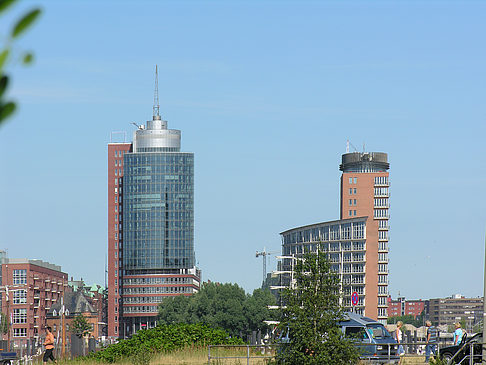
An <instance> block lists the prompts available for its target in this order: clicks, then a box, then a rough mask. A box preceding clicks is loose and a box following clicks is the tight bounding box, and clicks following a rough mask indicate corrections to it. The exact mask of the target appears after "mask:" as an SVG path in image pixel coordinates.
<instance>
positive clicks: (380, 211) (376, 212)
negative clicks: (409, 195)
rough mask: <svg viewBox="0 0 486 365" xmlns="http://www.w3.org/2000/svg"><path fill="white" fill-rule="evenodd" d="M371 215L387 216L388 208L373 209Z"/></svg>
mask: <svg viewBox="0 0 486 365" xmlns="http://www.w3.org/2000/svg"><path fill="white" fill-rule="evenodd" d="M373 216H374V218H389V215H388V209H375V210H374V212H373Z"/></svg>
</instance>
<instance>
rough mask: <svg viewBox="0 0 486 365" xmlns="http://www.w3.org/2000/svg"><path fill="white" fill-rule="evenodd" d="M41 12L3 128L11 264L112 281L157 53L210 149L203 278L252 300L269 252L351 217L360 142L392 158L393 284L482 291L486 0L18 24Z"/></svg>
mask: <svg viewBox="0 0 486 365" xmlns="http://www.w3.org/2000/svg"><path fill="white" fill-rule="evenodd" d="M39 3H41V4H42V6H43V8H44V14H43V16H42V18H41V19H40V21H39V22H38V23H37V24H36V26H35V27H34V28H33V29H32V30H31V31H30V32H29V33H28V34H27V35H26V36H25V37H23V38H22V39H21V41H20V42H19V43H18V45H17V47H18V48H17V49H18V50H23V49H32V50H34V51H35V55H36V61H35V64H34V65H33V66H32V67H29V68H23V67H21V66H19V65H13V66H12V67H11V68H10V71H11V72H12V74H13V85H12V88H11V89H10V95H11V96H12V97H13V98H15V99H16V100H18V101H19V103H20V110H19V112H18V113H17V114H16V116H15V118H13V119H11V120H10V121H9V122H8V124H6V125H4V126H3V127H2V128H1V129H0V156H1V157H0V167H1V178H0V207H1V213H0V214H1V215H0V248H6V249H8V253H9V256H10V257H13V258H24V257H27V258H38V259H42V260H46V261H49V262H52V263H55V264H58V265H61V266H62V268H63V270H64V271H66V272H68V274H69V275H70V276H74V277H75V278H80V277H82V278H84V279H85V280H86V281H88V282H90V283H91V282H97V283H103V281H104V274H103V272H104V263H105V253H106V247H107V228H106V225H107V223H106V221H107V143H108V142H109V141H110V133H111V132H112V131H127V133H128V136H129V138H130V139H131V134H132V131H133V129H134V126H133V125H131V122H137V123H139V124H140V123H144V122H145V121H146V120H147V119H150V118H151V112H152V101H153V87H154V86H153V84H154V68H155V64H158V65H159V75H160V77H159V85H160V104H161V113H162V115H163V117H164V118H165V119H167V120H168V121H169V127H170V128H175V129H180V130H182V149H183V150H184V151H188V152H194V153H195V158H196V160H195V161H196V162H195V166H196V176H195V188H196V197H195V200H196V201H195V226H196V231H195V234H196V239H195V245H196V258H197V261H198V262H199V266H200V267H201V269H202V270H203V276H204V280H208V279H210V280H213V281H220V282H236V283H238V284H240V285H241V286H243V287H244V288H245V289H246V290H247V291H252V290H253V289H254V288H256V287H258V286H259V285H260V284H261V278H262V261H261V260H262V259H261V258H259V259H257V258H255V251H257V250H262V249H263V247H264V246H265V247H267V249H269V250H272V251H279V250H280V238H279V235H278V233H279V232H281V231H283V230H286V229H289V228H293V227H296V226H300V225H304V224H310V223H316V222H321V221H327V220H333V219H338V218H339V176H340V172H339V169H338V167H339V163H340V158H341V154H342V153H344V152H345V147H346V140H347V139H349V140H350V141H351V142H352V143H353V144H354V145H355V146H357V147H358V148H359V149H361V148H362V146H363V143H365V144H366V149H367V150H369V151H384V152H388V154H389V160H390V163H391V170H390V174H391V182H392V185H391V216H392V220H391V231H390V236H391V240H390V292H391V293H392V295H393V296H394V297H396V295H397V293H398V291H400V292H401V294H402V295H405V296H407V297H408V298H431V297H439V296H447V295H451V294H453V293H462V294H464V295H467V296H479V295H482V282H483V280H482V278H483V274H482V273H483V263H484V244H485V243H484V235H485V222H486V210H485V208H484V207H485V206H486V193H485V191H486V164H485V155H486V147H485V142H484V138H485V135H486V123H485V118H486V113H485V105H486V104H485V96H486V93H485V91H486V90H485V89H486V67H485V65H486V47H485V43H484V36H485V34H486V23H485V22H484V19H485V17H486V2H480V1H457V2H443V1H442V2H441V1H424V2H421V1H409V2H406V1H401V2H400V1H383V2H378V1H367V2H366V1H356V2H352V1H339V2H318V1H307V2H306V1H298V2H294V1H262V2H257V1H253V2H252V1H241V2H238V1H231V2H229V1H212V2H208V1H173V2H164V1H151V2H149V1H140V2H136V3H135V2H128V1H111V2H108V1H69V2H67V1H44V2H34V1H32V2H21V3H20V4H19V5H17V6H16V7H15V8H14V9H12V11H11V12H10V16H9V17H8V18H2V22H1V25H0V34H5V31H6V29H7V28H8V26H9V25H11V22H12V18H11V17H12V16H15V15H18V14H21V13H23V12H24V11H25V10H26V9H28V8H30V7H32V6H34V5H35V4H39ZM274 266H275V259H274V258H271V259H270V260H269V264H268V268H269V269H271V268H274ZM464 278H469V279H468V280H464Z"/></svg>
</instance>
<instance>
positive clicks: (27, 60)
mask: <svg viewBox="0 0 486 365" xmlns="http://www.w3.org/2000/svg"><path fill="white" fill-rule="evenodd" d="M33 60H34V55H33V54H32V53H30V52H28V53H26V54H24V58H23V59H22V61H23V62H24V65H30V64H31V63H32V61H33Z"/></svg>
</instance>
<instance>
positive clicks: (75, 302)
mask: <svg viewBox="0 0 486 365" xmlns="http://www.w3.org/2000/svg"><path fill="white" fill-rule="evenodd" d="M64 307H65V308H66V310H67V311H68V314H67V315H77V314H81V313H92V314H96V313H98V312H97V311H96V309H94V307H93V306H92V305H91V304H90V303H89V302H88V300H87V299H86V297H85V296H84V294H83V293H82V292H80V291H75V292H72V293H64ZM60 309H61V298H59V299H58V300H57V302H56V303H54V304H53V305H52V307H51V309H49V312H47V316H49V317H52V316H53V313H54V311H56V315H59V311H60Z"/></svg>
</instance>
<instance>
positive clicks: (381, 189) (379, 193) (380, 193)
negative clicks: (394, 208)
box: [374, 187, 389, 196]
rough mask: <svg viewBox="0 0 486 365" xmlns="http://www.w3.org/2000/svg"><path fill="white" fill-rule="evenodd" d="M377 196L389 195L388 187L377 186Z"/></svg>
mask: <svg viewBox="0 0 486 365" xmlns="http://www.w3.org/2000/svg"><path fill="white" fill-rule="evenodd" d="M374 190H375V196H389V195H388V187H375V189H374Z"/></svg>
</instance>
